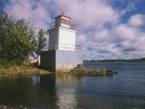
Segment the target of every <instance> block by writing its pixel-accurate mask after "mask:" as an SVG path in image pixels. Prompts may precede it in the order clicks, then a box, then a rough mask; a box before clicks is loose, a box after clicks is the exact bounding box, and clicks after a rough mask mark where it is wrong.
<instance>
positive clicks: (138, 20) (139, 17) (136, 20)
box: [128, 14, 145, 26]
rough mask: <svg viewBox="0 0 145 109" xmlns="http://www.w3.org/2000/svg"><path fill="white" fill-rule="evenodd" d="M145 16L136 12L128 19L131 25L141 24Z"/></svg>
mask: <svg viewBox="0 0 145 109" xmlns="http://www.w3.org/2000/svg"><path fill="white" fill-rule="evenodd" d="M144 18H145V17H144V16H143V15H142V14H136V15H134V16H132V17H131V18H130V19H129V21H128V25H130V26H141V25H143V24H144V21H143V20H144Z"/></svg>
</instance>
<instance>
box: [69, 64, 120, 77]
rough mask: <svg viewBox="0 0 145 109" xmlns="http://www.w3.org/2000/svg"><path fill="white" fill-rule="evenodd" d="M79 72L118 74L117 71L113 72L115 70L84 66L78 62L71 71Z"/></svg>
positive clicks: (83, 73) (84, 73)
mask: <svg viewBox="0 0 145 109" xmlns="http://www.w3.org/2000/svg"><path fill="white" fill-rule="evenodd" d="M73 72H75V74H76V72H77V74H78V75H94V76H95V75H96V76H97V75H99V76H101V75H108V76H111V75H113V74H117V72H113V70H106V69H99V68H87V67H84V66H83V65H82V64H78V65H77V66H76V67H74V68H73V69H72V70H71V71H70V73H73Z"/></svg>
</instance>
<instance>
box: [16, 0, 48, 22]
mask: <svg viewBox="0 0 145 109" xmlns="http://www.w3.org/2000/svg"><path fill="white" fill-rule="evenodd" d="M16 1H17V2H18V3H19V4H21V5H22V6H24V5H23V4H22V3H20V2H19V1H18V0H16ZM24 7H25V8H26V9H28V10H30V9H29V8H27V7H26V6H24ZM30 11H31V12H32V10H30ZM32 13H33V14H35V15H36V16H38V17H40V16H39V15H37V14H36V13H34V12H32ZM40 18H41V19H43V20H45V21H47V20H46V19H44V18H42V17H40ZM47 23H48V22H47Z"/></svg>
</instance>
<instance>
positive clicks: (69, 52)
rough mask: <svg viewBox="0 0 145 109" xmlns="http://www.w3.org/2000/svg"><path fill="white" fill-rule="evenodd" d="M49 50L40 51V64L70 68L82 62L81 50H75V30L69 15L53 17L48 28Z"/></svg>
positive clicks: (47, 66)
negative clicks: (52, 23) (51, 25)
mask: <svg viewBox="0 0 145 109" xmlns="http://www.w3.org/2000/svg"><path fill="white" fill-rule="evenodd" d="M48 32H49V47H48V48H49V50H48V51H43V52H41V66H42V67H44V68H46V69H48V70H51V71H57V70H70V69H72V68H73V67H75V66H76V65H77V64H82V61H83V60H82V55H83V54H82V51H81V50H79V51H78V50H76V32H77V31H76V30H74V29H72V26H71V17H69V16H66V15H64V13H62V14H61V15H59V16H57V17H55V24H54V25H53V27H52V28H50V29H49V30H48Z"/></svg>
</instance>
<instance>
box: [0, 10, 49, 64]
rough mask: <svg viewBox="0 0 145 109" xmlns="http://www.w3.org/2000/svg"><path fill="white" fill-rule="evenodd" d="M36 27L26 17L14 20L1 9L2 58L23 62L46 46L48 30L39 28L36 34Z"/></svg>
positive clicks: (0, 49) (0, 53) (0, 42)
mask: <svg viewBox="0 0 145 109" xmlns="http://www.w3.org/2000/svg"><path fill="white" fill-rule="evenodd" d="M35 30H36V27H34V24H31V22H30V21H28V20H25V19H24V18H22V19H19V20H17V21H16V20H14V19H13V15H10V16H9V15H8V13H6V12H5V11H3V10H0V58H1V59H3V60H6V61H14V60H16V62H18V61H19V63H23V62H24V61H25V60H27V59H28V58H29V56H32V57H35V54H36V55H37V56H39V55H40V52H41V51H42V49H43V48H45V46H46V38H45V37H44V36H45V35H46V34H47V31H45V30H43V29H39V32H38V35H37V36H35Z"/></svg>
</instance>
